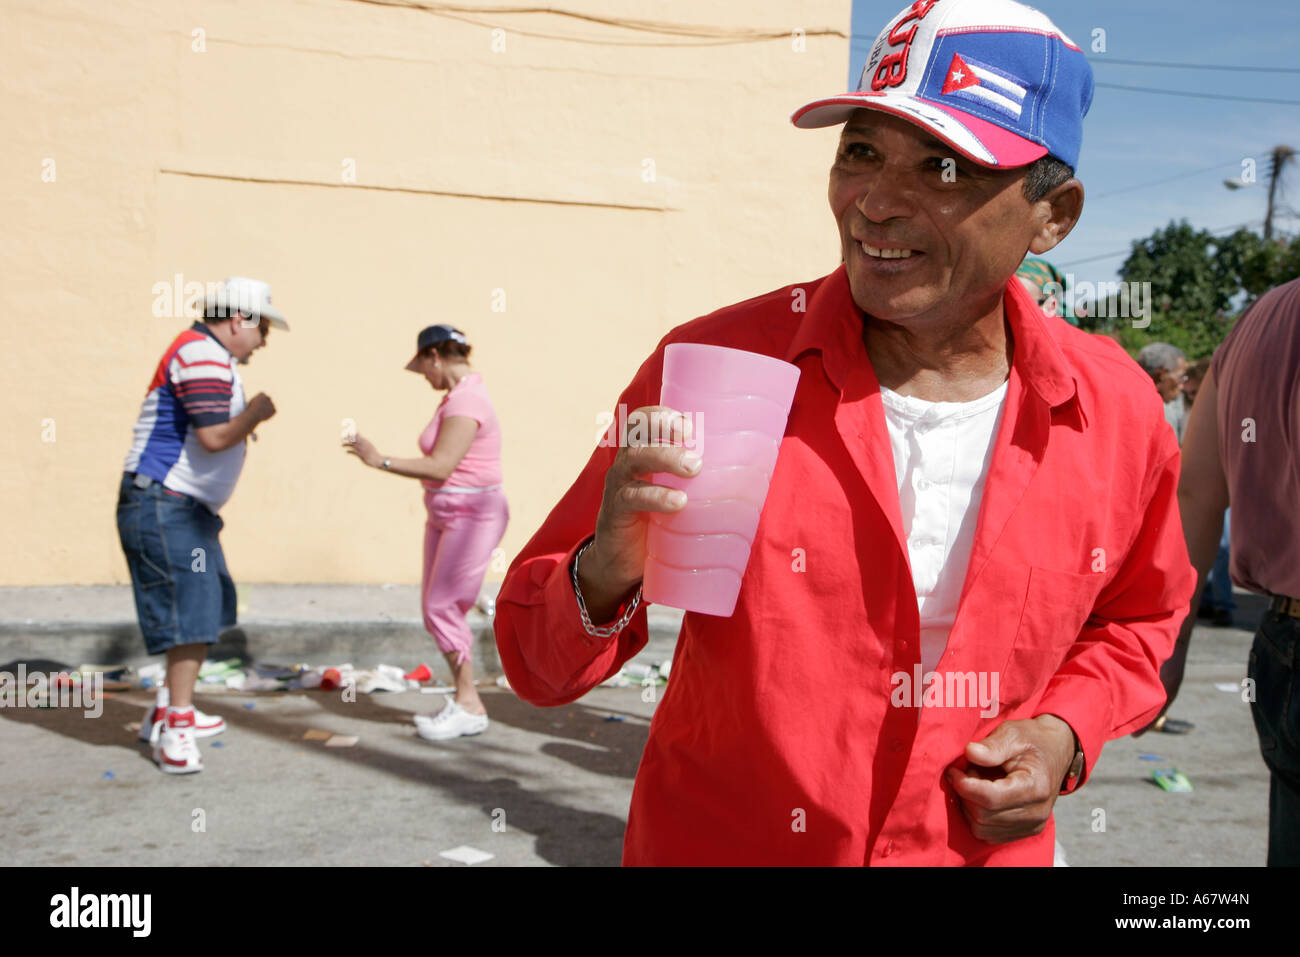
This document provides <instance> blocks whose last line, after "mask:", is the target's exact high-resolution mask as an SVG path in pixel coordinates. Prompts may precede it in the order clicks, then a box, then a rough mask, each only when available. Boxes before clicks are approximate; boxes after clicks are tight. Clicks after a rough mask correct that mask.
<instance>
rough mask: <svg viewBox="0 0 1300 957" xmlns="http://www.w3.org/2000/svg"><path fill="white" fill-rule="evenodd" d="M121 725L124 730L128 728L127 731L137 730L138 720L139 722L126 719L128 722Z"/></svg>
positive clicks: (138, 726)
mask: <svg viewBox="0 0 1300 957" xmlns="http://www.w3.org/2000/svg"><path fill="white" fill-rule="evenodd" d="M122 727H124V728H126V730H128V731H139V730H140V722H139V721H128V722H127V723H126V724H124V725H123V726H122Z"/></svg>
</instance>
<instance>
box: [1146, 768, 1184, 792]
mask: <svg viewBox="0 0 1300 957" xmlns="http://www.w3.org/2000/svg"><path fill="white" fill-rule="evenodd" d="M1151 777H1152V778H1154V779H1155V782H1156V784H1158V785H1160V787H1162V788H1163V789H1164V790H1166V791H1190V790H1191V789H1192V782H1191V781H1189V780H1187V775H1185V774H1183V772H1182V771H1179V770H1178V769H1177V768H1156V769H1155V770H1154V771H1152V772H1151Z"/></svg>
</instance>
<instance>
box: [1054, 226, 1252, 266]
mask: <svg viewBox="0 0 1300 957" xmlns="http://www.w3.org/2000/svg"><path fill="white" fill-rule="evenodd" d="M1261 222H1263V220H1259V219H1252V220H1251V221H1250V222H1247V223H1238V224H1237V225H1235V226H1223V227H1221V228H1219V229H1211V230H1208V232H1209V233H1210V235H1211V236H1215V235H1218V234H1219V233H1235V232H1236V231H1237V230H1239V229H1245V228H1246V227H1247V226H1258V225H1259V224H1260V223H1261ZM1132 252H1133V247H1132V246H1131V245H1130V246H1129V248H1128V249H1121V250H1120V251H1119V252H1114V253H1102V254H1101V255H1099V256H1088V257H1086V258H1084V259H1072V260H1070V261H1069V262H1068V263H1057V264H1056V267H1057V268H1058V269H1064V268H1066V267H1067V266H1081V265H1083V264H1084V263H1091V262H1096V261H1097V260H1099V259H1114V258H1115V257H1116V256H1127V255H1131V254H1132Z"/></svg>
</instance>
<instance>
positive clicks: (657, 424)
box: [577, 405, 701, 624]
mask: <svg viewBox="0 0 1300 957" xmlns="http://www.w3.org/2000/svg"><path fill="white" fill-rule="evenodd" d="M624 428H625V431H624V433H623V434H622V435H620V436H619V442H618V454H617V455H616V456H615V457H614V464H613V465H611V466H610V467H609V471H608V472H606V473H605V492H604V495H603V496H602V498H601V502H600V512H599V514H598V515H597V516H596V538H595V541H593V542H592V544H591V547H590V548H588V549H587V550H586V551H584V552H583V553H582V557H581V560H580V561H579V562H578V569H577V572H578V585H579V587H580V588H581V589H582V597H583V600H584V601H585V602H586V604H587V610H588V613H589V614H590V615H591V620H592V621H593V622H595V623H598V624H599V623H603V622H607V621H609V620H611V619H612V618H613V617H614V615H615V614H616V613H617V611H618V608H619V606H620V605H621V604H622V603H623V602H624V601H625V600H626V599H627V598H628V597H629V596H630V595H631V593H632V591H633V590H634V589H635V588H636V586H637V585H638V584H639V583H640V581H641V578H642V577H643V576H644V574H645V562H646V530H647V526H648V523H649V521H650V516H649V514H648V513H649V512H664V513H669V514H671V513H673V512H679V511H681V510H682V509H683V508H685V507H686V493H685V492H682V491H679V490H677V489H672V488H668V487H667V486H664V485H655V484H653V483H652V482H650V481H649V479H650V477H651V475H652V474H653V473H655V472H671V473H673V474H674V475H680V476H681V477H683V478H690V477H692V476H694V475H696V474H697V473H698V472H699V471H700V466H701V461H700V456H699V453H698V452H696V451H694V450H693V449H688V448H685V447H683V445H681V444H680V443H683V442H686V441H688V440H689V439H690V438H691V422H690V419H689V418H687V417H686V416H684V415H682V413H680V412H678V411H677V410H675V409H670V408H668V407H667V406H662V405H650V406H643V407H642V408H639V409H637V410H635V411H634V412H632V413H630V414H629V415H628V416H627V422H626V423H625V425H624ZM629 432H631V433H632V435H631V436H629V434H628V433H629ZM642 436H648V437H649V441H644V440H642ZM634 439H635V440H636V441H633V440H634Z"/></svg>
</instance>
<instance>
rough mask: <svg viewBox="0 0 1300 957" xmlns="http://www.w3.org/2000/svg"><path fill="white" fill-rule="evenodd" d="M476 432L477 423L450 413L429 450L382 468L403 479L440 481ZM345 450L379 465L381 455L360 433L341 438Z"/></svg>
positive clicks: (453, 465) (454, 468)
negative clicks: (403, 477) (427, 452)
mask: <svg viewBox="0 0 1300 957" xmlns="http://www.w3.org/2000/svg"><path fill="white" fill-rule="evenodd" d="M477 434H478V422H476V421H475V420H474V419H471V418H470V417H469V416H465V415H450V416H448V417H447V418H445V419H443V420H442V425H441V426H440V427H439V429H438V439H437V441H436V442H435V443H434V446H433V451H432V452H431V453H429V454H428V455H426V456H421V457H420V458H410V459H394V458H390V459H389V460H388V468H387V470H386V471H389V472H392V473H393V474H394V475H402V476H405V477H406V478H415V479H426V480H432V481H442V480H444V479H446V478H447V476H449V475H451V473H452V472H454V471H456V466H458V465H460V460H461V459H463V458H464V457H465V453H466V452H468V451H469V447H470V445H471V444H472V443H473V441H474V436H475V435H477ZM343 445H344V447H345V448H346V450H347V451H348V452H349V453H351V454H352V455H355V456H356V457H357V458H359V459H361V461H363V462H365V463H366V464H367V465H369V466H370V467H371V468H381V467H382V466H383V462H384V459H385V456H384V455H383V454H382V453H381V452H380V451H379V450H378V449H376V448H375V445H374V443H372V442H371V441H370V440H369V439H366V438H364V437H363V436H361V435H356V436H353V437H352V438H351V439H350V440H344V443H343Z"/></svg>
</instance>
